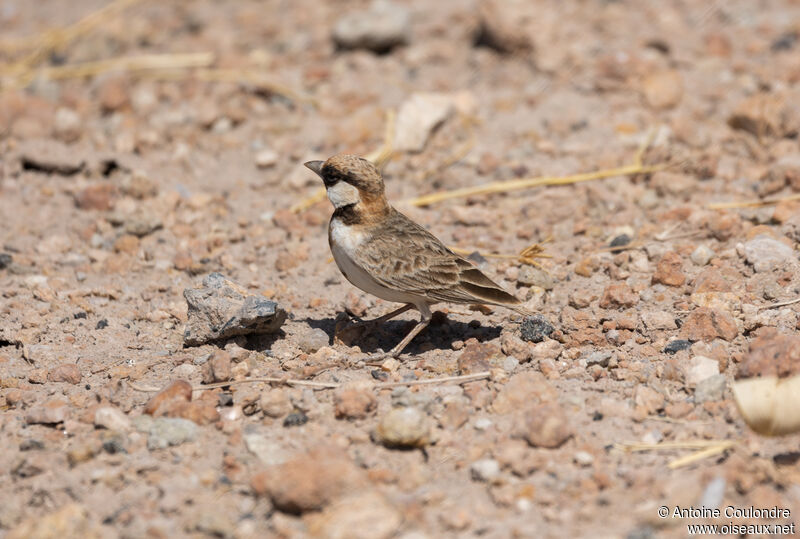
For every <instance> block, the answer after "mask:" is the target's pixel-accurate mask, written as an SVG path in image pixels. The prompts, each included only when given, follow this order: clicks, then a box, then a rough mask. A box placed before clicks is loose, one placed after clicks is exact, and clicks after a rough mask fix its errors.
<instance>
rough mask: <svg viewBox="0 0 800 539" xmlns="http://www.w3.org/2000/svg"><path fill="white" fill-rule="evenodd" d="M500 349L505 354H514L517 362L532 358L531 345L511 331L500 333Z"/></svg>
mask: <svg viewBox="0 0 800 539" xmlns="http://www.w3.org/2000/svg"><path fill="white" fill-rule="evenodd" d="M500 349H501V350H502V351H503V353H504V354H505V355H507V356H513V357H514V358H515V359H516V360H517V362H520V361H521V362H525V361H528V360H530V358H531V349H530V345H529V344H528V343H526V342H525V341H523V340H522V339H521V338H519V337H518V336H517V335H515V334H513V333H511V332H506V333H503V334H502V335H500Z"/></svg>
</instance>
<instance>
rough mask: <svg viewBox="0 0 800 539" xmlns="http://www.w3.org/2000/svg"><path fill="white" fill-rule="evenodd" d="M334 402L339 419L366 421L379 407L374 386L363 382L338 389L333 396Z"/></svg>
mask: <svg viewBox="0 0 800 539" xmlns="http://www.w3.org/2000/svg"><path fill="white" fill-rule="evenodd" d="M333 402H334V412H335V414H336V417H337V418H338V419H342V418H343V419H364V418H365V417H367V416H369V415H370V414H371V413H372V412H373V411H374V410H375V409H376V408H377V407H378V401H377V399H376V398H375V394H374V393H373V391H372V384H370V383H362V382H353V383H350V384H346V385H344V386H342V387H340V388H338V389H337V390H336V392H335V393H334V395H333Z"/></svg>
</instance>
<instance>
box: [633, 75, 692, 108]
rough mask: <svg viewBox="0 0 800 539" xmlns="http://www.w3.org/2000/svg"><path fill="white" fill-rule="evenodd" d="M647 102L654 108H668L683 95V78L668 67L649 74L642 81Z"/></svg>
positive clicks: (675, 103) (676, 102) (678, 101)
mask: <svg viewBox="0 0 800 539" xmlns="http://www.w3.org/2000/svg"><path fill="white" fill-rule="evenodd" d="M642 93H643V94H644V98H645V101H647V104H648V105H650V106H651V107H653V108H655V109H669V108H672V107H674V106H675V105H677V104H678V103H680V101H681V98H682V97H683V80H682V79H681V75H680V73H679V72H678V71H676V70H673V69H670V70H665V71H659V72H656V73H653V74H652V75H649V76H648V77H646V78H645V79H644V81H643V82H642Z"/></svg>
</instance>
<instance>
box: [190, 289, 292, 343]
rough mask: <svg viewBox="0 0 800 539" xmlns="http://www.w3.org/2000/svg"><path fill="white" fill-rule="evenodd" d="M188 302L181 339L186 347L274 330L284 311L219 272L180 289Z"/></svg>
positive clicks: (284, 314) (279, 322)
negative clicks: (186, 317) (200, 281)
mask: <svg viewBox="0 0 800 539" xmlns="http://www.w3.org/2000/svg"><path fill="white" fill-rule="evenodd" d="M183 296H184V298H186V303H187V304H188V321H187V322H186V329H185V330H184V334H183V340H184V343H185V344H186V345H187V346H198V345H201V344H206V343H208V342H212V341H216V340H220V339H225V338H230V337H235V336H237V335H261V334H265V333H274V332H275V331H277V330H278V329H279V328H280V327H281V325H282V324H283V322H284V320H286V311H284V310H283V309H281V308H280V307H279V306H278V304H277V303H275V302H274V301H269V300H268V299H266V298H265V297H263V296H260V295H254V294H251V293H249V292H247V290H245V289H244V288H243V287H241V286H240V285H238V284H236V283H234V282H233V281H230V280H228V279H226V278H225V276H223V275H222V274H220V273H212V274H210V275H208V276H207V277H206V278H205V279H203V287H202V288H192V289H189V288H187V289H186V290H184V292H183Z"/></svg>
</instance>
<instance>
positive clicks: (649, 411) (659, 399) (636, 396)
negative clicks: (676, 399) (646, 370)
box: [633, 385, 665, 418]
mask: <svg viewBox="0 0 800 539" xmlns="http://www.w3.org/2000/svg"><path fill="white" fill-rule="evenodd" d="M664 403H665V399H664V395H662V394H661V393H659V392H658V391H656V390H654V389H651V388H649V387H647V386H643V385H638V386H636V390H635V391H634V393H633V404H634V405H635V406H636V414H637V416H639V417H641V418H644V417H647V416H649V415H653V414H654V413H656V412H658V411H659V410H663V409H664Z"/></svg>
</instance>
